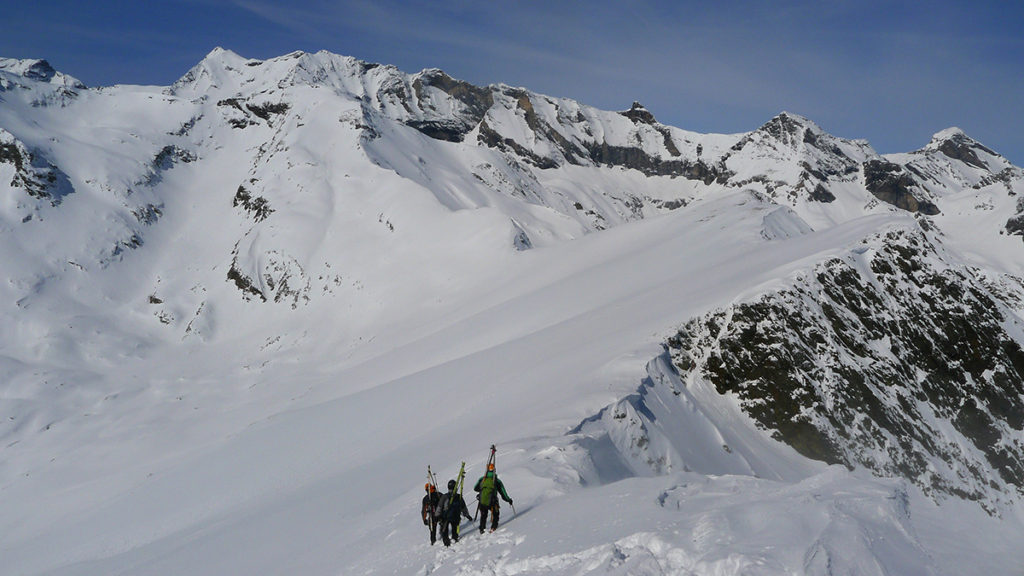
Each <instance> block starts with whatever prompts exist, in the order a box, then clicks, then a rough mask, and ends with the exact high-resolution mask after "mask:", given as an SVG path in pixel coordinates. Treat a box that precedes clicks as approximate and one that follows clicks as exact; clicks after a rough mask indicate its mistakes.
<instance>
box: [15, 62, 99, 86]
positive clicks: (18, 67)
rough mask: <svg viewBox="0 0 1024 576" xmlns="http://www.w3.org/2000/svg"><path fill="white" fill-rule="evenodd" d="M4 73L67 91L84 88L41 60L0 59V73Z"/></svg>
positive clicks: (75, 80) (70, 77)
mask: <svg viewBox="0 0 1024 576" xmlns="http://www.w3.org/2000/svg"><path fill="white" fill-rule="evenodd" d="M4 72H6V73H7V74H6V75H10V76H13V77H20V78H23V79H25V80H28V81H32V82H38V83H44V84H52V85H54V86H58V87H64V88H68V89H72V88H73V89H84V88H85V87H86V86H85V84H83V83H82V82H81V81H79V80H78V79H77V78H74V77H72V76H69V75H67V74H64V73H63V72H58V71H57V70H55V69H54V68H53V66H51V65H50V63H49V62H47V61H46V60H41V59H17V58H0V73H4ZM6 75H5V76H6ZM0 86H2V85H0Z"/></svg>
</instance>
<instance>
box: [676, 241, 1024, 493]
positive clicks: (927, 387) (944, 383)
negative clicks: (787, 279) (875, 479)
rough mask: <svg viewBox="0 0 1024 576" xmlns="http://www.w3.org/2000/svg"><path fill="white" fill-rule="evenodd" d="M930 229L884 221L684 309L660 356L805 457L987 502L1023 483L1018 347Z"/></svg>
mask: <svg viewBox="0 0 1024 576" xmlns="http://www.w3.org/2000/svg"><path fill="white" fill-rule="evenodd" d="M932 242H933V240H931V239H929V238H927V237H926V236H924V234H923V233H911V232H907V231H900V232H892V233H890V234H888V235H886V236H884V237H879V238H875V239H874V240H872V241H871V242H870V243H869V244H868V245H867V246H865V247H864V249H863V251H860V250H858V252H857V253H854V254H851V255H849V256H847V257H844V258H834V259H831V260H828V261H826V262H823V263H821V264H819V265H818V266H817V267H816V268H815V269H814V270H813V272H812V273H811V274H808V275H806V276H804V277H803V278H801V279H800V280H798V281H796V282H794V283H793V284H792V285H791V286H790V287H788V288H786V289H783V290H779V291H777V292H773V293H769V294H765V295H763V296H762V297H760V298H758V299H756V300H752V301H745V302H739V303H737V304H735V305H733V306H731V307H730V308H728V309H725V310H719V311H717V312H714V313H711V314H708V315H706V316H703V317H700V318H696V319H694V320H692V321H691V322H689V323H688V324H687V325H686V326H685V327H684V328H683V329H682V330H680V331H679V333H678V334H677V335H675V336H674V337H673V338H671V339H670V340H669V341H668V348H669V349H670V351H671V355H672V358H673V363H674V365H675V366H676V367H677V369H678V370H679V371H680V373H681V374H683V380H684V381H686V379H687V378H692V377H699V378H703V379H706V380H707V381H709V382H711V383H713V384H714V386H715V387H716V389H717V390H718V392H720V393H721V394H730V395H735V396H736V397H737V399H738V400H739V402H740V403H741V405H742V407H743V409H744V411H745V412H747V413H748V414H749V415H750V416H751V417H752V418H753V419H754V420H755V421H756V422H758V423H759V425H760V426H762V427H763V428H764V429H766V430H768V431H770V432H771V434H772V435H773V436H774V437H776V438H777V439H780V440H782V441H784V442H786V443H787V444H789V445H791V446H793V447H794V448H795V449H796V450H798V451H799V452H800V453H802V454H804V455H806V456H808V457H810V458H814V459H817V460H822V461H825V462H829V463H841V464H845V465H847V466H850V467H854V466H863V467H866V468H869V469H871V470H873V471H875V472H876V473H878V474H881V475H896V476H902V477H904V478H907V479H909V480H911V481H913V482H915V483H917V484H918V485H920V486H921V487H922V488H924V489H925V490H926V491H929V492H931V493H933V494H935V495H936V496H937V497H941V496H942V495H956V496H959V497H964V498H968V499H972V500H977V501H979V502H981V503H982V505H984V506H986V507H989V508H990V509H993V508H992V505H993V504H994V503H995V502H997V501H998V500H999V499H1000V498H1001V497H1002V495H1005V494H1007V493H1011V492H1017V493H1024V442H1022V440H1021V438H1022V436H1021V432H1022V431H1024V404H1022V403H1021V401H1020V399H1021V398H1022V397H1024V350H1022V348H1021V343H1020V342H1019V341H1018V340H1016V339H1015V338H1014V337H1013V336H1012V335H1011V333H1010V332H1009V331H1008V326H1012V325H1013V322H1014V320H1013V318H1014V317H1013V316H1011V315H1008V314H1007V305H1006V303H1004V302H1003V301H1002V300H1000V298H999V297H998V296H997V295H996V294H995V293H994V292H993V291H992V290H990V289H989V288H988V287H987V286H986V285H984V284H982V283H981V282H979V281H978V280H977V279H976V278H975V277H974V275H973V274H972V273H971V271H970V270H966V269H962V268H956V267H952V266H949V265H947V264H946V263H944V262H943V260H942V257H941V256H940V255H939V254H938V253H937V252H936V251H935V249H933V248H932ZM1020 288H1021V287H1019V286H1018V287H1017V290H1018V292H1019V290H1020ZM1020 328H1021V327H1020V326H1017V327H1016V328H1014V329H1013V330H1014V332H1016V333H1019V331H1020Z"/></svg>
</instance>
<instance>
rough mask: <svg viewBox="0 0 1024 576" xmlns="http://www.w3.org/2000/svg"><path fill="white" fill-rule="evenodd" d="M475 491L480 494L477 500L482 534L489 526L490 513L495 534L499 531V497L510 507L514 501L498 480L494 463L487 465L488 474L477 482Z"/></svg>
mask: <svg viewBox="0 0 1024 576" xmlns="http://www.w3.org/2000/svg"><path fill="white" fill-rule="evenodd" d="M473 490H475V491H476V492H479V494H478V495H477V500H479V501H480V502H479V504H478V505H477V509H478V510H479V511H480V533H481V534H483V533H484V527H485V526H486V525H487V512H488V511H490V512H491V532H494V531H495V530H497V529H498V496H501V499H502V500H504V501H505V502H508V503H509V505H511V504H512V499H511V498H509V497H508V492H505V485H504V484H503V483H502V482H501V480H499V479H498V475H497V474H496V473H495V471H494V463H493V462H490V463H488V464H487V473H486V474H484V475H483V476H481V477H480V479H479V480H477V481H476V485H475V486H473Z"/></svg>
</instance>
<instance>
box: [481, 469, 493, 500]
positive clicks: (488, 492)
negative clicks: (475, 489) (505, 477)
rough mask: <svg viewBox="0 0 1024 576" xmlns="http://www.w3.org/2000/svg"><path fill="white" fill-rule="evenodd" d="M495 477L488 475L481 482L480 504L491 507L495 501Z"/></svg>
mask: <svg viewBox="0 0 1024 576" xmlns="http://www.w3.org/2000/svg"><path fill="white" fill-rule="evenodd" d="M494 484H495V476H493V475H491V474H488V475H486V476H484V477H483V478H482V479H481V480H480V504H481V505H483V506H490V505H491V502H492V501H493V500H494Z"/></svg>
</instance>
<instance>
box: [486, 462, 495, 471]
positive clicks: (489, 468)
mask: <svg viewBox="0 0 1024 576" xmlns="http://www.w3.org/2000/svg"><path fill="white" fill-rule="evenodd" d="M487 470H489V471H491V472H493V471H494V463H493V462H492V463H490V464H488V465H487Z"/></svg>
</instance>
